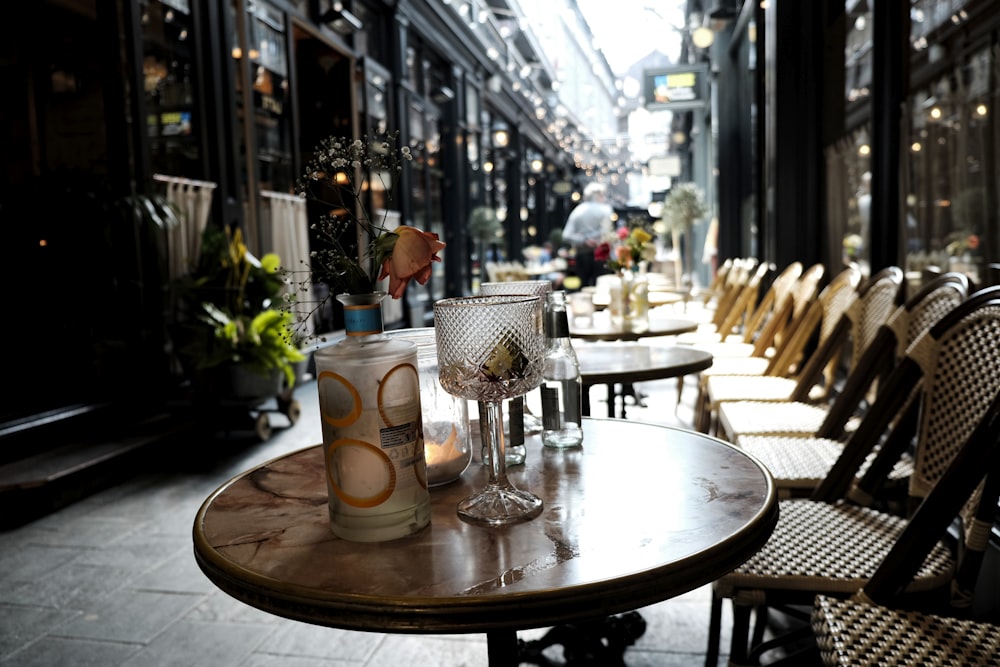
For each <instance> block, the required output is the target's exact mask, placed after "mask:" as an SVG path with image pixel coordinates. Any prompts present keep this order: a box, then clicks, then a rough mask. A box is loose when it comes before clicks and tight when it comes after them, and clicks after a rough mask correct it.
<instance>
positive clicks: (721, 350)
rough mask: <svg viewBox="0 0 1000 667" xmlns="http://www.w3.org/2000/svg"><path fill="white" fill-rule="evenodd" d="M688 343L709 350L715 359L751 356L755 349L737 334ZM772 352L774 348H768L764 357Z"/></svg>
mask: <svg viewBox="0 0 1000 667" xmlns="http://www.w3.org/2000/svg"><path fill="white" fill-rule="evenodd" d="M681 335H684V334H681ZM678 342H680V341H678ZM690 345H691V346H692V347H697V348H698V349H699V350H705V351H706V352H711V353H712V357H714V358H716V359H720V358H722V357H749V356H752V355H753V353H754V351H755V347H754V345H753V343H744V342H743V339H742V338H740V337H738V336H737V337H735V338H734V337H732V336H730V337H729V338H727V339H726V340H724V341H715V342H712V341H704V342H692V343H690ZM773 353H774V350H768V351H767V354H766V355H765V358H766V359H769V358H770V355H771V354H773Z"/></svg>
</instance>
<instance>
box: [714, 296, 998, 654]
mask: <svg viewBox="0 0 1000 667" xmlns="http://www.w3.org/2000/svg"><path fill="white" fill-rule="evenodd" d="M998 336H1000V287H998V288H990V289H989V290H983V291H982V292H980V293H977V294H975V295H973V296H971V297H969V298H968V299H967V300H966V301H965V302H963V303H962V304H961V305H959V306H958V307H956V308H955V309H954V310H952V311H951V312H950V313H949V314H948V315H947V316H946V317H945V318H943V319H942V320H941V321H940V322H939V323H938V324H936V325H935V326H934V327H932V328H931V329H930V330H929V331H928V332H927V333H926V334H924V335H923V336H921V337H920V339H918V341H917V342H916V343H915V344H914V345H913V346H912V348H911V350H910V351H908V353H907V354H906V356H905V357H904V359H903V360H902V361H901V362H900V363H899V365H897V366H896V368H895V369H894V370H893V371H892V373H891V374H890V376H889V378H888V379H887V380H886V388H885V390H884V391H883V392H880V393H879V397H878V399H877V401H876V404H875V406H873V408H872V411H871V417H869V418H867V419H866V420H865V422H864V425H865V426H866V428H869V429H871V430H872V431H874V432H880V431H882V430H885V429H886V428H888V427H889V426H890V422H891V420H892V418H893V416H894V415H896V414H898V412H899V411H900V408H901V406H902V405H903V404H904V403H905V402H906V401H907V400H911V399H912V400H915V401H917V402H918V403H917V404H918V405H919V423H918V424H917V439H916V445H915V455H914V461H915V471H914V474H913V476H912V477H911V479H910V483H909V489H908V492H909V494H910V496H911V497H912V498H913V499H914V501H919V500H921V499H924V498H926V497H927V496H928V494H929V493H930V490H931V489H933V488H935V487H934V484H936V483H937V482H938V480H940V479H942V478H943V477H944V476H946V475H947V472H946V471H947V470H948V466H949V465H950V464H951V462H952V461H953V460H957V459H956V453H958V452H960V451H963V447H964V446H965V445H966V443H967V442H974V443H977V445H976V446H977V447H978V443H979V442H981V439H982V438H981V437H980V436H981V434H982V432H983V429H984V428H985V427H981V426H980V423H981V422H984V420H987V419H992V412H991V411H993V410H994V409H995V407H996V403H997V396H998V394H1000V372H998V371H1000V346H997V345H996V342H995V341H996V340H997V337H998ZM904 387H908V388H910V389H912V391H903V388H904ZM890 389H891V390H892V391H890ZM914 392H915V393H914ZM883 408H884V409H883ZM904 422H905V420H904ZM896 428H902V423H900V422H897V423H896V424H894V425H893V428H891V429H889V430H890V435H889V437H888V439H887V440H886V443H885V444H883V445H882V446H881V447H880V449H879V450H878V453H877V455H876V457H875V461H873V462H872V465H871V466H869V468H868V470H867V471H866V473H865V474H864V476H862V477H861V480H860V481H858V482H856V483H857V484H858V485H864V486H865V489H864V490H865V493H863V494H860V495H861V497H863V498H874V497H875V491H877V488H878V486H879V484H880V483H881V482H883V481H884V479H881V478H877V475H873V474H872V471H873V470H885V469H886V467H885V466H886V464H887V463H888V462H889V461H891V459H892V458H893V457H894V456H896V457H898V455H899V454H900V452H901V450H900V449H899V447H898V444H899V443H904V442H907V441H908V440H909V439H908V438H896V439H894V438H893V437H892V434H893V432H895V430H896ZM977 429H978V430H977ZM976 434H980V435H976ZM973 436H975V437H973ZM877 442H879V438H870V437H867V436H866V437H858V436H857V435H856V436H855V437H853V438H851V439H850V441H849V442H848V445H847V446H846V447H845V449H844V452H843V454H842V455H841V457H840V458H839V459H838V461H837V463H836V464H835V465H834V467H833V469H831V471H830V473H829V474H828V476H827V477H826V478H825V479H824V480H823V483H822V484H821V485H820V486H819V487H818V488H817V490H816V492H815V493H814V494H813V497H811V498H808V499H806V498H802V499H798V498H795V499H785V500H781V501H779V511H780V517H779V520H778V525H777V527H776V528H775V530H774V532H773V533H772V536H771V538H770V539H769V541H768V542H767V544H765V546H764V547H763V548H762V549H761V550H760V551H759V552H758V553H757V554H755V555H754V556H753V557H751V558H750V559H749V560H748V561H747V562H746V563H744V564H743V565H741V566H740V567H738V568H736V569H735V570H733V572H731V573H729V574H727V575H726V576H724V577H722V578H720V579H719V580H717V581H716V582H714V584H713V586H712V591H713V601H712V615H711V620H710V640H709V650H708V654H707V664H715V660H717V657H718V637H719V629H720V618H721V604H722V601H723V600H724V599H729V600H730V601H731V603H732V607H733V630H732V645H731V649H730V660H731V663H732V664H755V663H756V661H757V658H758V657H759V655H760V654H761V652H763V651H765V650H768V649H769V648H771V647H772V646H773V645H774V642H762V638H763V633H764V627H765V625H766V620H767V617H768V613H769V611H770V610H776V609H780V610H782V611H785V612H787V613H789V614H791V615H793V616H794V615H795V614H796V612H797V606H802V605H804V606H806V607H811V605H812V603H813V601H814V599H815V596H816V595H829V596H836V597H847V596H850V595H852V594H853V593H854V592H856V591H857V590H858V589H860V588H861V587H862V586H864V585H865V584H866V582H867V581H868V580H869V579H870V578H871V577H872V575H873V574H874V573H875V570H876V568H877V567H878V565H879V564H880V563H881V562H882V561H883V560H884V559H885V557H886V555H887V554H888V553H889V551H890V549H891V548H892V545H893V544H894V543H895V542H896V541H897V540H898V539H900V536H901V535H902V534H903V531H904V528H905V526H906V525H907V521H906V519H905V518H904V517H902V516H898V515H895V514H891V513H888V512H885V511H881V510H877V509H874V508H872V507H868V506H865V505H863V504H861V503H859V502H858V500H856V499H855V498H854V496H853V495H851V494H849V493H848V491H849V490H850V489H851V487H852V485H853V484H854V483H855V480H856V479H857V477H858V469H859V467H860V464H861V462H863V461H864V460H865V458H866V457H867V456H868V455H869V454H871V448H872V447H874V446H875V443H877ZM911 444H912V443H911ZM953 477H954V475H950V476H949V479H951V478H953ZM849 495H851V498H850V499H849V498H848V496H849ZM937 497H938V498H940V497H941V494H938V496H937ZM941 502H942V503H945V504H944V505H943V506H942V507H943V509H940V510H935V511H941V512H944V513H947V511H948V510H949V509H950V507H951V506H952V505H953V504H954V502H955V499H954V498H953V497H951V496H947V500H946V501H944V500H942V501H941ZM959 502H961V501H959ZM952 516H954V515H952ZM921 539H927V536H922V538H921ZM925 553H926V554H929V555H928V556H927V557H926V558H921V560H920V562H918V566H920V563H923V565H922V566H920V567H919V569H918V570H917V573H916V575H915V576H914V577H913V578H912V581H910V583H909V584H908V586H907V587H906V589H905V592H906V594H907V596H908V597H909V596H910V595H913V596H914V598H913V599H917V598H930V599H936V600H940V599H941V598H942V597H944V598H947V597H948V594H949V590H950V587H951V584H952V583H953V582H954V579H953V577H954V574H955V572H956V561H955V557H954V555H953V554H952V552H951V550H950V549H949V548H948V545H947V544H946V543H945V542H944V541H941V540H939V539H938V537H937V536H934V537H933V538H932V539H931V544H930V545H929V546H927V548H926V551H925ZM754 610H756V611H757V622H756V626H755V628H754V631H753V636H752V637H751V632H750V619H751V615H752V613H753V611H754ZM806 617H808V614H806Z"/></svg>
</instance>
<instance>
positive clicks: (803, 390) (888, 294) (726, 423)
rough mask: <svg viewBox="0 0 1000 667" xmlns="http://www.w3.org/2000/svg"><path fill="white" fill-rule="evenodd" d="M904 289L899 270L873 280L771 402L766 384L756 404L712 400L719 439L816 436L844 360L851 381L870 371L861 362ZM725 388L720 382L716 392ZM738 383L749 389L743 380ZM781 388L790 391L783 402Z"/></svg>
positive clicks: (759, 390)
mask: <svg viewBox="0 0 1000 667" xmlns="http://www.w3.org/2000/svg"><path fill="white" fill-rule="evenodd" d="M903 287H904V283H903V272H902V271H901V270H900V269H899V268H897V267H889V268H887V269H883V270H882V271H879V272H878V273H877V274H876V275H874V276H872V278H871V280H870V281H869V282H868V283H867V284H866V285H865V287H864V288H863V289H862V291H861V292H860V293H859V296H858V299H857V300H856V301H855V302H854V303H853V304H852V305H851V307H850V308H848V309H847V311H846V312H845V313H844V314H843V316H842V317H841V320H840V321H839V322H838V323H837V326H836V327H835V329H834V331H833V333H832V334H831V335H830V336H829V337H828V338H827V339H826V341H824V344H823V345H822V346H820V348H819V349H817V351H816V353H815V354H813V355H812V357H810V359H809V362H808V363H807V364H806V366H805V367H804V368H803V370H802V372H801V373H800V374H799V375H798V376H797V378H796V379H795V380H794V381H789V380H787V379H783V380H778V381H776V382H775V384H779V387H778V388H777V391H775V392H774V393H775V396H774V397H773V398H772V399H771V400H770V401H768V400H764V397H767V394H766V391H767V389H766V388H767V384H766V381H762V382H761V383H760V386H759V387H758V388H756V392H755V393H754V394H753V395H754V396H755V399H754V400H744V401H718V396H716V395H715V394H713V395H712V399H713V400H716V401H717V424H718V431H719V434H720V435H721V436H722V437H723V438H725V439H726V440H729V441H730V442H735V441H736V438H737V436H741V435H752V434H766V435H799V434H801V435H806V436H809V435H814V434H815V433H816V432H817V431H818V430H819V428H820V426H821V425H822V424H823V421H824V419H825V418H826V415H827V411H828V410H829V407H830V403H831V402H832V401H833V399H834V397H835V392H834V384H835V381H836V378H837V376H838V375H840V374H841V371H840V370H839V367H840V365H841V364H842V362H841V359H843V358H845V357H846V358H847V359H848V362H847V364H846V366H847V368H846V375H847V376H848V377H849V376H850V375H851V374H852V373H854V372H855V371H857V370H860V371H861V372H862V373H863V372H864V371H865V369H863V368H860V367H859V361H860V360H861V358H862V357H863V355H864V353H865V350H867V349H868V348H869V347H870V345H871V343H872V341H874V339H875V336H876V334H877V333H878V331H879V329H880V328H881V327H882V325H883V324H885V323H886V322H887V321H888V319H889V316H890V315H892V313H893V311H894V310H895V309H896V308H897V306H899V305H900V303H901V302H902V299H903V293H904V292H903ZM724 382H725V381H724V380H722V379H721V378H717V379H716V386H718V385H720V384H724ZM734 382H737V383H740V384H744V383H743V382H742V381H741V379H739V378H737V379H736V380H735V381H734ZM781 385H784V386H785V387H789V388H790V389H791V391H790V393H789V394H788V395H787V396H786V397H785V398H784V400H782V393H783V391H782V387H781ZM709 391H711V390H710V389H709ZM716 391H717V392H719V393H725V388H724V387H718V388H717V389H716ZM772 391H774V389H773V388H772ZM730 393H732V392H730Z"/></svg>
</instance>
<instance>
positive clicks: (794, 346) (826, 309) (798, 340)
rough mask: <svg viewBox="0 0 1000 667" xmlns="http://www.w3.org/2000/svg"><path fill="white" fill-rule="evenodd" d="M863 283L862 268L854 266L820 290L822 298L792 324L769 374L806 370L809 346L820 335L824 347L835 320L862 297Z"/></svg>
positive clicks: (794, 373) (793, 372)
mask: <svg viewBox="0 0 1000 667" xmlns="http://www.w3.org/2000/svg"><path fill="white" fill-rule="evenodd" d="M860 282H861V271H860V270H859V269H858V268H857V267H856V266H853V265H852V266H848V267H847V268H845V269H844V270H843V271H841V272H840V273H838V274H837V275H836V276H834V278H833V280H831V281H830V284H829V285H827V286H826V287H824V288H823V291H822V292H820V294H819V298H817V299H814V300H813V301H812V302H811V303H810V304H809V307H808V308H806V309H805V310H804V311H803V312H802V316H801V318H799V319H798V320H797V321H795V322H793V324H792V325H791V326H790V327H789V332H788V335H787V336H786V337H785V339H784V340H783V341H782V342H781V344H780V345H779V346H778V348H777V349H776V350H775V353H774V356H773V357H771V361H770V363H769V364H768V367H767V370H766V373H767V374H768V375H779V376H783V377H788V376H792V375H796V374H798V373H799V372H800V371H802V370H803V366H802V360H803V358H804V356H805V350H806V347H807V346H808V344H809V343H810V341H811V340H812V339H813V338H814V337H816V336H817V335H818V337H819V341H818V346H819V347H822V346H823V344H824V342H825V341H826V339H827V338H828V337H829V336H830V334H831V333H832V332H833V331H834V325H835V323H836V322H838V321H840V319H841V316H842V315H843V314H844V311H846V310H847V308H848V307H849V306H850V305H851V303H852V302H853V301H854V300H855V299H857V298H858V285H859V284H860Z"/></svg>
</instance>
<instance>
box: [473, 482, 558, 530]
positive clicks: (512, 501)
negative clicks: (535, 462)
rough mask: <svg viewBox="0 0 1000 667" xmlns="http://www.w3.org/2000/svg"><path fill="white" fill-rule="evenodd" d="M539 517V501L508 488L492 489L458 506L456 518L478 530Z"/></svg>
mask: <svg viewBox="0 0 1000 667" xmlns="http://www.w3.org/2000/svg"><path fill="white" fill-rule="evenodd" d="M541 513H542V499H541V498H539V497H538V496H536V495H534V494H532V493H528V492H527V491H521V490H520V489H515V488H513V487H510V488H491V489H486V490H484V491H481V492H479V493H477V494H476V495H474V496H469V497H468V498H465V499H464V500H461V501H459V503H458V516H459V518H460V519H462V520H463V521H467V522H469V523H474V524H476V525H479V526H507V525H510V524H513V523H523V522H525V521H530V520H531V519H534V518H535V517H536V516H538V515H539V514H541Z"/></svg>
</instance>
